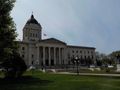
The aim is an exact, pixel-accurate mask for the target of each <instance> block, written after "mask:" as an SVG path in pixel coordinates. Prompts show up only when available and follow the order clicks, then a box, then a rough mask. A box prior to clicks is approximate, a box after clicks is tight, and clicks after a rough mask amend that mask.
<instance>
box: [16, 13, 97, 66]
mask: <svg viewBox="0 0 120 90" xmlns="http://www.w3.org/2000/svg"><path fill="white" fill-rule="evenodd" d="M18 43H19V53H20V55H21V56H22V57H23V59H24V60H25V62H26V64H27V65H28V66H30V65H34V66H37V67H40V68H42V67H48V68H55V67H56V68H57V67H58V68H60V67H62V66H66V65H68V66H69V65H71V64H72V61H71V60H72V59H74V58H75V57H78V58H79V59H80V63H81V65H87V63H88V62H90V64H94V61H95V48H94V47H84V46H71V45H67V43H65V42H63V41H60V40H58V39H55V38H48V39H42V27H41V25H40V23H38V21H37V20H36V19H35V18H34V16H33V15H31V18H30V19H29V20H28V21H27V23H26V24H25V26H24V28H23V40H22V41H18Z"/></svg>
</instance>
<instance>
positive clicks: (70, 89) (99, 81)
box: [0, 72, 120, 90]
mask: <svg viewBox="0 0 120 90" xmlns="http://www.w3.org/2000/svg"><path fill="white" fill-rule="evenodd" d="M30 75H32V76H30ZM0 90H120V77H100V76H99V77H97V76H76V75H57V74H45V73H44V74H43V73H40V72H33V73H32V72H27V73H26V74H25V76H24V77H23V78H21V79H18V80H12V81H11V80H3V79H0Z"/></svg>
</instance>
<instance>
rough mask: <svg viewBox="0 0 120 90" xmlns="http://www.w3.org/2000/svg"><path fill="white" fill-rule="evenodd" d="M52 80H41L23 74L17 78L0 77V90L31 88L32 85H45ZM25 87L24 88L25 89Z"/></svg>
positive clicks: (27, 89) (29, 89)
mask: <svg viewBox="0 0 120 90" xmlns="http://www.w3.org/2000/svg"><path fill="white" fill-rule="evenodd" d="M52 82H53V81H50V80H42V79H40V78H34V77H32V76H23V77H21V78H17V79H2V78H0V90H32V88H34V87H38V86H39V87H42V86H47V85H48V84H49V83H52ZM25 88H26V89H25Z"/></svg>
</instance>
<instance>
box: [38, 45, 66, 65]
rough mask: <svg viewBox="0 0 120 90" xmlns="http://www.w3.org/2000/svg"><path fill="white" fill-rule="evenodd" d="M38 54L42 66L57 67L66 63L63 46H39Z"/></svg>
mask: <svg viewBox="0 0 120 90" xmlns="http://www.w3.org/2000/svg"><path fill="white" fill-rule="evenodd" d="M36 56H37V58H36V60H37V61H38V64H39V66H40V67H42V66H46V67H55V66H60V65H61V64H63V63H64V61H63V60H64V49H63V48H62V47H50V46H37V55H36Z"/></svg>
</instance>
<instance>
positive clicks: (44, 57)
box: [43, 47, 45, 66]
mask: <svg viewBox="0 0 120 90" xmlns="http://www.w3.org/2000/svg"><path fill="white" fill-rule="evenodd" d="M43 66H45V47H43Z"/></svg>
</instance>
